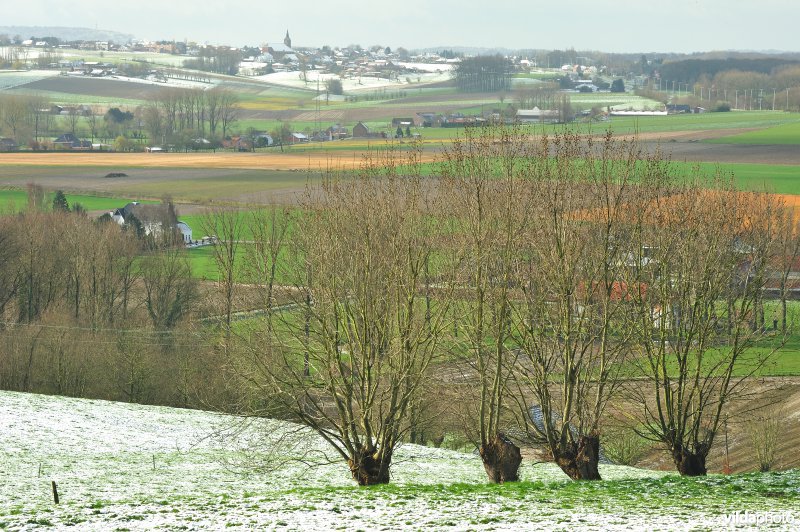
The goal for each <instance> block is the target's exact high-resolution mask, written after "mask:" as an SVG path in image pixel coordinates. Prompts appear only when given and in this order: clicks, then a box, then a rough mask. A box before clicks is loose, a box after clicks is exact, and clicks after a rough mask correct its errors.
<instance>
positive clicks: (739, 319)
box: [631, 178, 781, 476]
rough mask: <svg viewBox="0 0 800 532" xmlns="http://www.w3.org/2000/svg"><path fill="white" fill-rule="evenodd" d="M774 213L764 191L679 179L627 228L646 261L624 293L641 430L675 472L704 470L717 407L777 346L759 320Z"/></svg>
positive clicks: (719, 417)
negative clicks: (632, 289)
mask: <svg viewBox="0 0 800 532" xmlns="http://www.w3.org/2000/svg"><path fill="white" fill-rule="evenodd" d="M687 181H688V182H687ZM651 186H654V185H653V184H651ZM779 215H780V209H779V208H778V206H777V205H776V203H775V200H774V199H772V198H770V197H769V195H767V194H757V193H744V192H738V191H736V190H735V189H734V187H733V185H732V184H729V183H726V182H724V181H720V180H714V181H711V182H709V181H702V180H698V179H694V180H692V179H691V178H688V179H685V180H684V182H678V181H673V182H669V181H666V182H664V183H662V184H661V194H659V195H658V197H656V198H654V200H653V201H651V202H650V206H649V208H648V209H647V212H646V216H645V217H644V219H643V220H642V222H643V223H642V224H641V225H640V226H639V227H638V228H637V231H636V233H635V234H633V235H631V239H632V241H635V242H636V247H635V249H639V250H641V251H640V252H639V255H638V257H637V261H638V262H644V259H645V252H646V255H647V257H646V259H647V261H646V262H648V263H649V264H650V267H648V268H641V269H640V271H639V273H640V279H641V281H642V282H643V284H644V285H646V287H647V289H646V291H641V292H637V293H632V301H633V302H635V304H636V305H637V306H638V309H637V311H636V318H637V322H638V323H635V324H634V327H633V329H632V330H633V333H634V337H635V340H636V343H637V348H638V351H639V358H637V362H638V365H639V371H640V372H641V375H642V376H644V377H645V378H646V379H647V385H641V383H640V384H639V385H638V386H637V387H632V388H633V392H634V394H633V397H634V399H635V400H637V401H639V403H640V404H642V405H643V411H642V415H641V418H640V421H641V423H642V425H641V428H640V433H641V434H642V435H643V436H645V437H648V438H650V439H651V440H654V441H657V442H660V443H662V444H663V445H665V446H666V447H667V449H668V450H669V452H670V454H671V455H672V459H673V461H674V463H675V466H676V468H677V470H678V471H679V472H680V473H681V474H682V475H689V476H695V475H705V474H706V458H707V456H708V453H709V452H710V450H711V447H712V445H713V443H714V438H715V436H716V434H717V432H718V429H719V425H720V421H721V420H722V419H723V417H724V412H725V408H726V407H727V406H728V404H729V403H730V402H731V401H733V400H734V399H735V398H736V397H737V396H739V394H741V393H742V391H743V389H744V386H745V384H746V382H747V378H748V377H749V376H751V375H753V374H754V373H755V372H756V371H758V369H759V368H761V367H762V366H763V365H764V363H765V362H766V361H767V360H768V359H769V357H770V356H771V355H772V354H773V353H774V352H775V350H776V349H777V348H778V347H779V346H780V345H781V339H780V338H779V337H778V338H768V337H767V334H766V332H765V329H764V327H763V289H764V286H765V282H766V279H767V274H768V271H769V268H770V264H771V263H772V257H773V254H774V252H775V234H776V232H777V231H779V230H780V228H781V224H780V223H777V221H778V220H780V216H779ZM757 345H762V346H763V347H764V348H765V349H762V350H751V348H752V347H754V346H757Z"/></svg>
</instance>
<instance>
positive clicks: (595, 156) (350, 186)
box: [219, 129, 797, 485]
mask: <svg viewBox="0 0 800 532" xmlns="http://www.w3.org/2000/svg"><path fill="white" fill-rule="evenodd" d="M377 159H380V157H377ZM418 161H419V159H418V154H411V155H410V156H409V159H407V160H404V161H402V163H403V168H404V170H403V172H402V175H400V174H399V173H398V172H397V170H396V169H395V166H394V164H389V165H386V164H385V161H378V162H377V163H376V164H374V165H373V164H371V163H369V164H366V165H365V167H364V168H362V170H361V171H360V172H359V173H358V174H357V175H355V176H353V175H348V176H337V175H329V176H328V178H326V179H325V180H323V183H322V184H321V185H320V186H319V187H316V188H313V190H310V191H309V193H308V195H307V196H306V197H305V200H304V201H302V202H301V210H302V212H303V213H304V214H303V216H302V217H298V218H297V219H296V220H295V221H294V224H293V226H292V230H291V231H290V232H289V235H290V236H289V237H288V238H281V239H279V240H277V241H273V245H279V244H280V245H282V246H285V253H287V254H288V255H289V256H291V257H293V259H294V260H292V261H291V262H287V263H286V264H289V266H288V269H286V270H284V271H283V272H282V278H283V279H284V281H283V284H284V286H283V293H282V297H283V303H282V307H283V309H285V308H286V306H287V305H288V307H289V308H291V309H292V310H291V311H286V310H281V311H279V312H278V311H274V312H273V310H275V307H274V306H273V305H274V304H275V302H271V301H269V300H266V301H265V305H266V306H267V310H266V312H265V313H264V315H263V316H264V317H263V318H262V321H263V326H262V327H261V330H260V331H259V332H257V333H255V334H252V333H248V335H247V336H246V337H237V335H235V334H232V335H230V336H229V338H231V344H230V345H231V352H232V353H233V354H234V355H233V356H234V360H235V361H236V363H235V365H234V366H233V368H234V372H235V374H238V375H239V376H240V378H241V379H242V383H243V389H244V390H245V391H246V392H247V393H250V394H252V397H251V398H250V399H248V400H245V404H248V405H255V404H257V405H258V407H257V408H255V409H246V410H245V411H246V413H248V414H250V415H253V414H256V415H263V416H273V417H282V418H285V419H290V420H292V421H296V422H299V423H301V424H304V425H306V426H308V427H310V428H312V429H314V430H315V431H316V432H317V433H318V434H319V435H320V436H321V437H322V438H323V439H325V440H326V441H327V442H328V443H329V444H330V445H331V446H332V448H333V449H334V450H335V451H336V452H337V453H338V455H339V456H341V459H342V460H343V461H344V462H345V463H346V464H347V465H348V467H349V469H350V472H351V474H352V476H353V479H354V480H355V481H356V482H358V483H359V484H362V485H368V484H378V483H386V482H389V480H390V469H391V463H392V457H393V453H394V451H395V449H396V446H397V445H398V444H399V443H400V442H401V441H404V440H406V439H410V437H411V435H412V434H419V432H420V431H422V430H423V426H424V422H423V420H425V419H426V418H428V417H439V416H440V415H441V412H442V408H443V407H444V405H442V404H441V403H442V401H443V397H451V398H452V400H451V401H450V402H451V403H452V405H455V406H453V408H454V409H455V410H456V411H455V412H453V411H451V412H450V414H451V415H453V416H455V417H457V418H458V419H460V420H461V427H460V428H461V430H462V431H463V433H464V434H465V435H466V436H467V437H468V439H469V440H470V441H472V442H473V443H474V444H475V446H476V448H477V449H478V450H479V453H480V456H481V458H482V460H483V463H484V466H485V469H486V472H487V475H488V477H489V479H490V480H491V481H493V482H509V481H514V480H517V478H518V468H519V465H520V463H521V460H522V456H521V451H520V445H535V446H538V447H541V448H543V449H544V450H545V453H546V455H547V456H549V457H550V459H552V460H553V461H555V462H556V463H557V464H558V465H559V466H560V467H561V469H562V470H563V471H564V472H565V473H566V474H567V475H568V476H569V477H570V478H572V479H576V480H577V479H582V480H597V479H600V473H599V469H598V463H599V460H600V449H601V436H602V434H603V431H604V429H605V428H606V427H607V426H608V424H609V420H610V419H611V417H612V416H611V413H610V412H609V405H611V404H612V403H614V402H616V401H620V400H623V399H624V400H626V401H627V403H626V404H628V405H639V406H638V408H636V409H635V410H633V411H628V412H627V414H626V415H627V416H629V418H630V419H629V421H635V423H634V426H635V430H636V432H637V433H638V434H639V436H640V437H642V438H646V439H648V440H649V441H651V442H653V443H654V444H657V445H659V446H661V447H662V448H663V449H665V450H666V451H667V452H668V453H669V456H670V457H671V459H672V461H673V462H674V465H675V467H676V469H677V470H678V471H679V472H680V473H681V474H683V475H704V474H706V471H707V466H706V460H707V458H708V455H709V452H710V450H711V448H712V446H713V445H714V443H715V441H716V438H717V436H718V435H719V431H720V426H721V423H722V420H723V417H724V415H725V413H726V411H727V410H726V409H727V407H728V406H729V405H730V403H731V402H732V401H734V400H735V399H736V398H737V397H739V394H740V393H741V392H742V389H743V388H746V384H747V382H748V377H750V376H752V375H753V374H755V373H756V372H757V371H758V370H759V369H760V368H762V367H763V365H764V364H765V363H766V362H767V361H768V360H769V358H770V356H772V355H773V354H774V353H775V352H776V350H777V349H779V348H780V346H781V345H782V342H783V340H784V332H782V331H778V330H771V328H769V327H767V326H766V323H765V321H766V317H765V316H766V311H765V301H764V288H765V286H767V284H768V282H769V280H770V279H774V278H777V277H778V274H779V272H783V271H785V269H786V268H789V266H787V265H788V264H789V263H790V262H791V260H793V258H794V256H796V255H795V254H794V253H791V254H789V257H788V258H787V255H786V248H785V246H782V245H781V242H785V241H787V240H792V241H796V235H797V231H796V228H795V225H794V223H795V222H794V219H793V217H792V215H791V213H790V211H787V210H786V209H785V208H784V207H783V206H782V205H781V204H780V202H779V201H778V200H776V199H775V198H773V197H771V196H769V195H767V194H763V193H751V192H740V191H737V190H736V189H735V187H734V186H733V185H732V183H731V182H730V181H729V180H727V179H725V177H724V176H712V177H710V178H707V177H705V176H701V175H696V174H693V175H688V176H686V175H677V174H676V173H675V171H674V169H673V168H672V167H671V165H669V163H667V162H665V161H664V159H663V158H662V157H661V156H660V155H659V154H654V155H652V154H647V153H645V152H644V151H643V150H642V148H641V147H640V146H638V145H637V144H636V143H635V142H632V141H630V142H629V141H619V140H615V139H612V138H611V137H610V136H608V137H606V138H605V139H604V140H601V141H593V140H592V139H589V138H584V137H582V136H579V135H576V134H569V133H567V134H562V135H555V136H554V137H552V138H548V137H543V138H542V140H541V141H540V142H539V143H538V144H536V143H531V142H530V137H529V136H528V135H527V134H524V133H523V132H522V131H521V130H516V131H511V130H508V129H484V130H483V132H482V133H480V134H475V133H473V132H471V131H468V132H467V133H466V136H465V138H463V139H459V140H456V141H455V142H454V143H453V145H452V147H448V148H447V149H446V150H445V153H444V156H443V160H442V161H441V165H440V167H439V170H440V174H441V177H440V178H436V179H433V180H429V179H428V178H425V177H423V176H422V173H423V172H422V171H421V168H420V166H419V164H418ZM372 162H375V159H373V161H372ZM395 162H397V161H395ZM232 234H233V233H232ZM232 234H231V235H232ZM281 234H284V235H285V234H286V233H281ZM790 235H791V236H790ZM225 240H226V241H229V242H235V241H236V239H234V238H226V239H225ZM227 249H228V251H230V249H229V248H227ZM281 254H282V252H281V251H280V250H277V251H274V250H273V253H272V254H271V255H270V257H271V262H270V261H267V262H270V264H271V265H272V267H270V268H267V269H265V270H264V271H265V272H266V274H267V275H266V279H268V284H269V285H270V286H274V284H275V280H276V277H275V271H276V260H277V257H279V256H281ZM225 257H226V259H225V260H224V261H222V260H220V262H219V264H220V267H221V268H223V269H225V268H228V270H225V271H230V270H229V269H230V268H233V267H234V265H235V263H236V260H237V259H236V254H235V253H226V254H225ZM243 260H245V259H243ZM277 269H278V271H280V269H281V265H280V264H278V265H277ZM784 286H785V285H784ZM273 294H274V292H273ZM785 298H786V295H785V292H784V293H783V295H782V299H783V301H784V304H785ZM783 331H785V329H784V330H783ZM229 332H230V331H229ZM755 346H759V347H761V349H760V350H751V348H753V347H755ZM444 408H446V407H444Z"/></svg>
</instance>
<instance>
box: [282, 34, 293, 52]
mask: <svg viewBox="0 0 800 532" xmlns="http://www.w3.org/2000/svg"><path fill="white" fill-rule="evenodd" d="M283 44H285V45H286V46H287V47H288V48H291V47H292V38H291V37H289V30H286V37H284V38H283Z"/></svg>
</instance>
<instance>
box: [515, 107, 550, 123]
mask: <svg viewBox="0 0 800 532" xmlns="http://www.w3.org/2000/svg"><path fill="white" fill-rule="evenodd" d="M559 119H560V114H559V112H558V111H555V110H547V109H545V110H542V109H539V108H538V107H534V108H533V109H519V110H518V111H517V120H519V121H520V122H558V121H559Z"/></svg>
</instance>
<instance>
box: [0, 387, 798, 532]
mask: <svg viewBox="0 0 800 532" xmlns="http://www.w3.org/2000/svg"><path fill="white" fill-rule="evenodd" d="M279 450H280V451H279ZM326 451H327V449H326V447H325V446H324V445H323V444H322V443H321V442H320V440H319V439H318V438H317V437H315V436H313V435H310V434H308V433H306V432H304V431H302V430H300V429H298V428H297V427H295V426H293V425H291V424H287V423H280V422H274V421H265V420H259V421H255V422H252V423H249V424H243V423H242V422H241V420H238V419H237V418H233V417H230V416H220V415H215V414H211V413H207V412H199V411H191V410H178V409H170V408H160V407H147V406H139V405H131V404H122V403H109V402H103V401H89V400H81V399H71V398H63V397H48V396H41V395H33V394H20V393H9V392H0V529H4V528H5V529H12V530H17V529H23V528H24V529H31V528H38V527H39V526H41V527H49V526H55V527H56V528H59V529H60V528H66V527H68V526H71V525H79V528H80V530H111V529H129V530H144V529H153V528H167V529H174V528H176V527H185V528H188V529H192V530H208V529H221V528H225V527H228V528H234V529H236V528H245V529H247V528H250V529H252V528H258V529H276V528H277V529H281V528H288V529H303V530H309V529H312V530H313V529H318V530H321V529H326V530H327V529H332V528H342V529H356V528H362V529H377V528H389V529H398V528H436V529H438V528H442V527H445V526H453V527H456V528H457V529H465V528H469V529H511V528H513V529H520V528H522V529H553V528H560V529H565V528H566V529H574V528H581V529H596V530H609V529H619V530H622V529H631V528H634V529H637V528H653V527H657V528H659V529H683V528H687V527H696V526H708V527H716V526H724V525H726V524H727V523H728V522H727V521H726V515H727V514H733V513H734V512H737V511H739V512H745V511H748V512H757V514H756V515H758V516H760V517H761V518H762V519H765V518H767V517H770V518H777V519H780V522H779V523H778V524H777V525H776V526H777V527H778V528H784V527H787V526H788V525H787V523H788V522H790V521H791V520H795V523H800V510H798V507H800V504H798V503H799V502H800V473H798V472H797V471H792V472H786V473H780V474H769V475H743V476H730V477H722V476H711V477H708V478H705V479H694V480H691V479H690V480H687V479H680V478H678V477H675V476H672V475H667V474H665V473H659V472H654V471H646V470H639V469H632V468H625V467H615V466H606V467H604V468H602V469H601V473H602V474H603V476H604V477H605V478H606V479H607V480H605V481H603V482H600V483H573V482H569V481H568V480H566V477H565V476H563V475H562V474H561V473H560V472H559V471H558V470H557V469H556V468H554V467H552V465H550V464H538V465H532V464H525V465H524V467H523V468H522V471H521V475H522V478H523V482H520V483H518V484H514V485H505V486H490V485H487V484H486V483H485V475H484V473H483V468H482V466H481V463H480V460H479V459H478V458H477V457H476V456H474V455H470V454H462V453H456V452H452V451H446V450H438V449H429V448H424V447H418V446H413V445H407V446H404V447H403V448H402V449H401V450H400V451H399V452H398V453H397V460H396V462H395V466H394V468H393V470H392V472H393V484H392V485H390V486H380V487H375V488H358V487H356V486H355V485H354V484H353V482H352V481H351V480H350V479H349V475H348V471H347V469H346V467H345V466H344V464H343V463H341V462H340V461H336V460H335V457H333V456H331V457H330V458H332V459H333V461H332V463H327V464H324V462H326V460H325V457H324V454H325V453H326ZM311 462H315V463H316V464H317V465H314V466H309V463H311ZM245 464H247V465H248V466H261V467H260V469H256V468H253V467H245V466H244V465H245ZM278 465H281V466H282V467H277V466H278ZM51 481H56V482H57V484H58V490H59V494H60V497H61V502H60V504H59V505H57V506H56V505H55V504H53V500H52V494H51V491H50V490H51V487H50V482H51ZM748 515H754V514H748Z"/></svg>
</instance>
